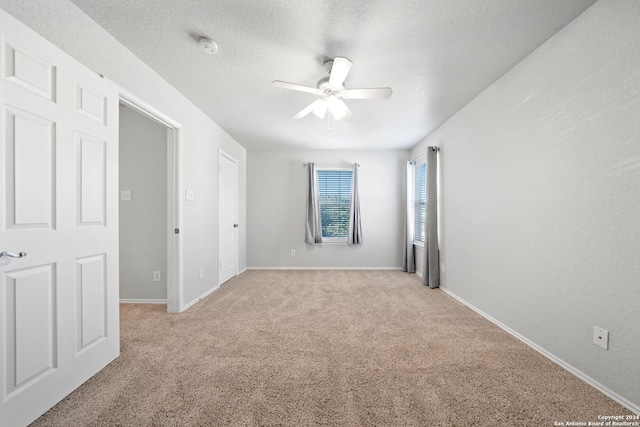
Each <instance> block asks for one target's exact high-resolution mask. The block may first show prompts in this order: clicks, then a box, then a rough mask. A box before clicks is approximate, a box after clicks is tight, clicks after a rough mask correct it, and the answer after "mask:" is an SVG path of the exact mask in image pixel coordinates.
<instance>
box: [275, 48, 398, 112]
mask: <svg viewBox="0 0 640 427" xmlns="http://www.w3.org/2000/svg"><path fill="white" fill-rule="evenodd" d="M352 65H353V63H352V62H351V61H349V60H348V59H347V58H341V57H336V58H334V59H333V60H328V61H326V62H325V63H324V64H323V67H324V69H325V71H326V72H327V73H328V76H325V77H323V78H321V79H320V80H318V84H317V85H316V87H315V88H313V87H308V86H302V85H298V84H295V83H288V82H283V81H280V80H275V81H273V82H272V84H273V85H274V86H276V87H281V88H284V89H290V90H297V91H300V92H307V93H312V94H314V95H318V96H320V97H321V98H320V99H317V100H316V101H314V102H312V103H311V104H310V105H308V106H307V107H305V108H304V109H302V111H300V112H299V113H298V114H296V115H295V116H293V118H294V119H301V118H303V117H305V116H306V115H308V114H310V113H313V114H315V115H316V116H317V117H318V118H320V119H324V118H325V117H327V118H328V120H330V119H331V118H333V119H334V120H344V121H345V122H350V121H352V120H353V119H354V118H355V116H354V115H353V113H352V112H351V110H350V109H349V107H348V106H347V104H346V103H345V102H344V101H343V99H387V98H389V97H390V96H391V94H392V93H393V92H392V91H391V88H390V87H377V88H368V89H346V88H345V87H344V81H345V79H346V78H347V74H349V71H350V70H351V66H352Z"/></svg>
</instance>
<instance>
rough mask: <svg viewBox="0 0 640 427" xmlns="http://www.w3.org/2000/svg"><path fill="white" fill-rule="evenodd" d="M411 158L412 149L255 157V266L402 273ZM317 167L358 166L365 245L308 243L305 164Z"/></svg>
mask: <svg viewBox="0 0 640 427" xmlns="http://www.w3.org/2000/svg"><path fill="white" fill-rule="evenodd" d="M408 158H409V151H408V150H398V151H254V150H251V151H249V152H248V161H247V164H248V175H247V181H248V185H247V187H248V200H249V205H248V210H247V212H248V213H247V216H248V227H249V245H248V248H249V257H248V258H249V268H261V267H266V268H285V267H293V268H302V267H308V268H400V267H401V266H402V229H403V221H404V219H403V218H404V201H403V197H404V187H405V182H404V179H405V178H404V171H405V164H406V161H407V160H408ZM311 161H312V162H315V163H316V164H317V165H327V166H348V165H349V164H352V163H354V162H359V163H360V169H359V170H358V177H359V180H360V185H359V190H360V205H361V206H360V209H361V215H362V234H363V239H364V243H363V244H362V245H361V246H360V247H357V248H354V247H348V246H347V245H346V244H341V245H340V244H324V245H321V246H308V245H306V244H305V243H304V221H305V209H306V179H307V178H306V176H307V175H306V168H305V167H303V166H302V164H303V163H306V162H311ZM291 249H295V250H296V256H295V257H292V256H291Z"/></svg>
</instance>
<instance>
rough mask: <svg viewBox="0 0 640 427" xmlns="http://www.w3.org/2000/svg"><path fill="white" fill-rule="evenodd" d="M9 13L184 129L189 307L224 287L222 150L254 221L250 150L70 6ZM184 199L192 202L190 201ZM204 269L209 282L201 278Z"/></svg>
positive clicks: (4, 0) (62, 2)
mask: <svg viewBox="0 0 640 427" xmlns="http://www.w3.org/2000/svg"><path fill="white" fill-rule="evenodd" d="M0 8H2V9H4V10H5V11H7V12H8V13H10V14H11V15H13V16H14V17H16V18H17V19H19V20H20V21H22V22H24V23H25V24H26V25H28V26H29V27H31V28H32V29H33V30H34V31H36V32H38V33H40V34H41V35H42V36H44V37H45V38H46V39H48V40H49V41H51V42H52V43H54V44H55V45H57V46H58V47H60V48H61V49H62V50H64V51H65V52H67V53H68V54H69V55H71V56H72V57H74V58H75V59H77V60H78V61H79V62H81V63H82V64H84V65H85V66H87V67H88V68H90V69H92V70H93V71H95V72H96V73H98V74H101V75H104V76H106V77H107V78H109V79H110V80H112V81H114V82H115V83H116V84H118V85H120V86H121V87H122V88H124V89H125V90H127V91H128V92H130V93H132V94H133V95H135V96H136V97H138V98H140V99H142V100H143V101H145V102H146V103H148V104H149V105H151V106H152V107H154V108H155V109H157V110H158V111H160V112H161V113H163V114H165V115H166V116H168V117H170V118H172V119H173V120H174V121H175V122H178V123H179V124H180V125H181V126H182V131H183V136H184V152H183V164H184V175H183V188H182V191H181V194H183V195H184V194H185V190H186V189H187V188H189V189H193V190H195V194H196V199H195V200H194V201H191V202H184V210H183V228H182V230H181V231H182V239H183V258H184V265H183V279H184V292H183V303H184V304H183V305H188V304H190V303H192V302H195V301H197V300H198V298H199V297H200V296H202V295H204V294H206V293H207V292H209V291H211V290H212V289H214V288H215V287H217V285H218V269H217V265H218V172H217V171H218V149H219V148H222V149H223V150H225V151H226V152H228V153H229V154H231V155H233V156H234V157H235V158H236V159H237V160H238V162H239V171H238V172H239V212H240V220H241V221H242V220H243V218H246V213H245V210H246V179H245V176H244V175H243V174H246V163H245V162H246V151H245V149H244V148H243V147H242V146H240V145H239V144H238V142H236V141H235V140H234V139H233V138H231V137H230V136H229V135H228V134H227V133H226V132H225V131H224V130H222V128H220V126H218V125H217V124H216V123H214V122H213V121H212V120H211V119H210V118H209V117H207V116H205V114H204V113H203V112H202V111H200V110H199V109H198V108H196V107H195V106H194V105H193V104H192V103H191V102H189V101H188V100H187V99H186V98H185V97H184V96H183V95H181V94H180V93H179V92H178V91H177V90H176V89H174V88H173V87H172V86H171V85H169V84H168V83H167V82H166V81H164V80H163V79H162V78H161V77H160V76H158V75H157V74H156V73H155V72H154V71H153V70H152V69H150V68H149V67H148V66H147V65H146V64H144V63H143V62H142V61H141V60H140V59H138V58H137V57H136V56H134V55H133V54H132V53H131V52H130V51H128V50H127V49H126V48H125V47H124V46H122V45H121V44H120V43H119V42H118V41H117V40H115V39H114V38H113V37H112V36H111V35H109V33H107V32H106V31H105V30H104V29H102V28H101V27H99V26H98V25H97V24H96V23H95V22H94V21H93V20H91V18H89V17H88V16H87V15H86V14H84V13H83V12H82V11H81V10H80V9H78V8H77V7H76V6H75V5H74V4H73V3H72V2H70V1H69V0H48V1H43V2H38V3H37V7H36V6H34V3H32V2H24V1H22V0H0ZM183 200H184V199H183ZM239 240H240V241H239V248H240V249H239V257H240V259H239V262H238V265H239V268H240V270H242V269H243V268H245V267H246V265H247V260H246V232H245V231H243V230H242V229H241V230H240V236H239ZM200 267H204V269H205V277H204V278H203V279H201V278H200V277H199V269H200Z"/></svg>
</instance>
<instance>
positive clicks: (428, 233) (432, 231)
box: [422, 147, 440, 288]
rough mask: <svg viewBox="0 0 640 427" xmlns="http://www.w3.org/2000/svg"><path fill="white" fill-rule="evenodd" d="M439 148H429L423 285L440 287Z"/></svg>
mask: <svg viewBox="0 0 640 427" xmlns="http://www.w3.org/2000/svg"><path fill="white" fill-rule="evenodd" d="M437 162H438V147H427V162H426V163H427V198H426V200H427V212H426V218H425V222H426V224H425V227H424V230H425V238H424V255H425V256H424V258H425V259H424V272H423V273H422V283H423V284H425V285H428V286H429V287H430V288H438V287H440V251H439V249H438V169H437V168H438V165H437Z"/></svg>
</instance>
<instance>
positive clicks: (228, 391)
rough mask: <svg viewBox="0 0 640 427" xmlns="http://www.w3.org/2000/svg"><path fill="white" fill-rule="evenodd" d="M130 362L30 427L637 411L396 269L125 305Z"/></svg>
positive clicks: (276, 279) (244, 277)
mask: <svg viewBox="0 0 640 427" xmlns="http://www.w3.org/2000/svg"><path fill="white" fill-rule="evenodd" d="M121 331H122V332H121V334H122V350H121V351H122V355H121V356H120V357H119V358H118V359H116V360H115V361H114V362H113V363H112V364H111V365H109V366H107V367H106V368H105V369H104V370H102V371H101V372H100V373H98V374H97V375H96V376H95V377H93V378H92V379H90V380H89V381H88V382H87V383H85V384H84V385H83V386H82V387H80V388H79V389H78V390H76V391H75V392H73V393H72V394H71V395H69V396H68V397H67V398H66V399H65V400H63V401H62V402H60V403H59V404H58V405H56V406H55V407H54V408H52V409H51V410H50V411H49V412H47V413H46V414H45V415H43V416H42V417H41V418H39V419H38V420H36V422H35V423H33V424H32V425H33V426H64V427H69V426H219V425H234V426H236V425H268V426H271V425H284V426H310V425H331V426H358V425H366V426H370V425H379V426H411V425H415V426H553V425H554V422H555V421H559V422H566V421H585V422H588V421H597V417H598V415H603V414H604V415H618V414H630V412H629V411H628V410H626V409H624V408H623V407H622V406H620V405H618V404H617V403H615V402H614V401H612V400H611V399H609V398H607V397H606V396H604V395H603V394H601V393H600V392H598V391H597V390H595V389H593V388H592V387H590V386H589V385H587V384H586V383H584V382H582V381H581V380H579V379H577V378H576V377H574V376H573V375H571V374H570V373H568V372H566V371H564V370H563V369H562V368H560V367H559V366H557V365H555V364H554V363H552V362H551V361H549V360H547V359H546V358H544V357H543V356H541V355H539V354H538V353H537V352H535V351H534V350H532V349H530V348H529V347H527V346H526V345H524V344H523V343H521V342H520V341H518V340H516V339H515V338H513V337H511V336H510V335H508V334H507V333H506V332H504V331H502V330H501V329H499V328H498V327H496V326H495V325H493V324H492V323H490V322H489V321H487V320H485V319H483V318H482V317H480V316H479V315H477V314H476V313H474V312H473V311H471V310H469V309H468V308H466V307H465V306H463V305H461V304H460V303H458V302H457V301H455V300H453V299H452V298H450V297H448V296H447V295H446V294H444V293H443V292H442V291H439V290H431V289H428V288H426V287H424V286H423V285H421V284H420V282H419V281H418V279H417V278H416V276H415V275H408V274H405V273H401V272H397V271H248V272H245V273H243V274H241V275H240V276H238V277H236V278H234V279H233V280H231V281H229V282H227V283H226V284H225V285H223V286H222V287H221V288H220V289H219V290H217V291H216V292H214V293H213V294H211V295H210V296H209V297H207V298H206V299H204V300H202V301H201V302H200V303H198V304H196V305H195V306H193V307H192V308H190V309H189V310H188V311H187V312H185V313H183V314H180V315H171V314H167V313H166V307H165V306H163V305H128V304H127V305H121Z"/></svg>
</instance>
